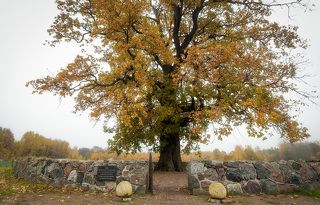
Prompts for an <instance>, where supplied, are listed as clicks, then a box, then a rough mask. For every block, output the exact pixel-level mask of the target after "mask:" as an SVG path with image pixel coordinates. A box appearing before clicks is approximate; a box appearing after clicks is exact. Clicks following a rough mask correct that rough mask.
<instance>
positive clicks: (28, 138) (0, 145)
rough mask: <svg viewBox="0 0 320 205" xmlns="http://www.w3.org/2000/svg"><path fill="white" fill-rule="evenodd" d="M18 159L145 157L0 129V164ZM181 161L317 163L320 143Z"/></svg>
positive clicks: (204, 155) (195, 156) (204, 154)
mask: <svg viewBox="0 0 320 205" xmlns="http://www.w3.org/2000/svg"><path fill="white" fill-rule="evenodd" d="M21 156H36V157H51V158H71V159H92V160H100V159H108V158H114V159H127V160H130V159H144V160H146V159H147V158H148V154H147V153H136V154H121V155H117V154H116V153H112V152H109V151H108V150H106V149H103V148H101V147H98V146H94V147H92V148H86V147H82V148H77V147H74V148H71V147H70V145H69V143H68V142H66V141H63V140H53V139H49V138H46V137H44V136H42V135H40V134H38V133H35V132H32V131H29V132H26V133H25V134H24V135H23V136H22V138H21V140H20V141H15V138H14V135H13V133H12V132H11V130H10V129H7V128H2V127H0V161H1V160H2V161H12V160H14V159H15V158H17V157H21ZM153 159H154V160H155V161H157V160H158V159H159V154H158V153H154V154H153ZM182 159H183V161H189V160H196V159H208V160H220V161H226V160H256V161H278V160H282V159H283V160H299V159H301V160H320V142H301V143H294V144H291V143H281V144H279V146H278V147H277V148H270V149H263V150H261V149H260V148H258V147H257V148H252V147H251V146H246V147H242V146H239V145H238V146H236V147H235V148H234V150H233V151H231V152H229V153H227V152H225V151H220V150H219V149H214V150H213V151H204V152H193V153H190V154H183V155H182Z"/></svg>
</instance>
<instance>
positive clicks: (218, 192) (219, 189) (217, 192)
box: [209, 182, 227, 199]
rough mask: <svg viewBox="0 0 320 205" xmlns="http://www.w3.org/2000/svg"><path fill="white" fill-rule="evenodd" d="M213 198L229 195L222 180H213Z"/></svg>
mask: <svg viewBox="0 0 320 205" xmlns="http://www.w3.org/2000/svg"><path fill="white" fill-rule="evenodd" d="M209 193H210V196H211V198H214V199H224V198H226V197H227V190H226V188H225V187H224V186H223V184H221V183H220V182H212V183H211V184H210V186H209Z"/></svg>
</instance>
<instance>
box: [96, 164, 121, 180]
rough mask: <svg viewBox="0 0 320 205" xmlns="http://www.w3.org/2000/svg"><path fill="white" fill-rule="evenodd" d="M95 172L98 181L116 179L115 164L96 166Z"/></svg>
mask: <svg viewBox="0 0 320 205" xmlns="http://www.w3.org/2000/svg"><path fill="white" fill-rule="evenodd" d="M96 173H97V174H96V179H97V180H98V181H116V179H117V167H116V166H108V165H107V166H98V167H96Z"/></svg>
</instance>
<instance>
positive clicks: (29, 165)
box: [14, 157, 148, 194]
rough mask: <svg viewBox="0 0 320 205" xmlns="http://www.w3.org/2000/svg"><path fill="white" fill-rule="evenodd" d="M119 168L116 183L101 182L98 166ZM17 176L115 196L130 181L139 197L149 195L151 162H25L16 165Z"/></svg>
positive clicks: (19, 160)
mask: <svg viewBox="0 0 320 205" xmlns="http://www.w3.org/2000/svg"><path fill="white" fill-rule="evenodd" d="M106 165H109V166H116V167H117V172H116V179H115V180H114V181H99V180H98V179H97V173H96V168H95V167H98V166H106ZM14 175H15V176H16V177H19V178H24V179H28V180H31V181H38V182H45V183H52V184H54V185H55V186H67V187H70V188H72V187H74V188H75V187H77V186H78V187H79V186H80V187H81V188H82V189H83V190H95V191H101V192H113V191H114V190H115V187H116V185H117V184H118V183H120V182H121V181H129V182H130V183H131V184H132V186H133V192H134V193H135V194H144V193H146V192H147V188H148V187H147V185H148V162H147V161H124V160H119V161H115V160H104V161H103V160H100V161H92V160H86V161H85V160H69V159H49V158H32V157H29V158H21V159H18V160H17V161H16V164H15V166H14Z"/></svg>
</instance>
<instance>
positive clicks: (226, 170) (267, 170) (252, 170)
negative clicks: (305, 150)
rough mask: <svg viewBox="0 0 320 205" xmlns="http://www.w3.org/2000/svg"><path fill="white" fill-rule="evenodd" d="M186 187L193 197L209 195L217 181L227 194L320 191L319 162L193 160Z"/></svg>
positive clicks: (189, 168) (189, 166) (188, 167)
mask: <svg viewBox="0 0 320 205" xmlns="http://www.w3.org/2000/svg"><path fill="white" fill-rule="evenodd" d="M187 170H188V187H189V189H190V190H191V191H192V193H193V194H194V195H199V194H208V188H209V185H210V184H211V183H212V182H213V181H219V182H221V183H223V184H224V185H225V187H226V188H227V191H228V193H229V194H242V193H249V194H259V193H266V194H277V193H289V192H293V191H297V190H306V189H314V188H320V162H304V161H292V160H290V161H279V162H252V161H227V162H218V161H208V160H201V161H192V162H190V163H189V164H188V166H187Z"/></svg>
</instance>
